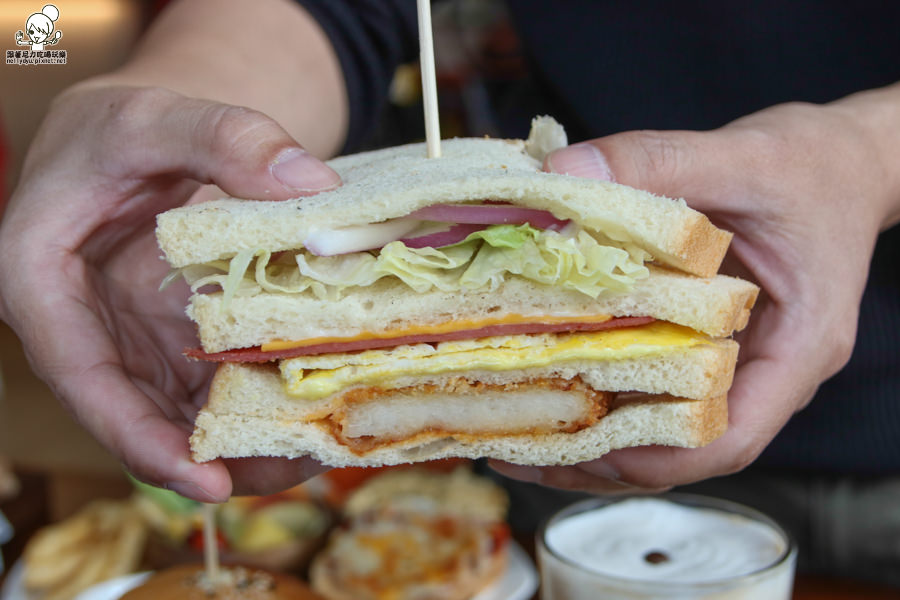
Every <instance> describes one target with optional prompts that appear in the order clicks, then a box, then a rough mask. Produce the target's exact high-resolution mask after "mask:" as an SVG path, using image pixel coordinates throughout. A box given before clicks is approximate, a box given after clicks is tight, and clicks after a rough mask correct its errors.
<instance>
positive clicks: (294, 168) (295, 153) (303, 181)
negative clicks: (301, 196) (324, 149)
mask: <svg viewBox="0 0 900 600" xmlns="http://www.w3.org/2000/svg"><path fill="white" fill-rule="evenodd" d="M269 169H270V170H271V172H272V176H273V177H274V178H275V179H277V180H278V181H279V183H281V185H283V186H284V187H286V188H287V189H289V190H291V191H294V192H322V191H325V190H330V189H333V188H336V187H338V186H339V185H341V178H340V176H339V175H338V174H337V173H335V172H334V170H332V169H331V168H330V167H329V166H328V165H326V164H325V163H323V162H322V161H320V160H319V159H317V158H316V157H314V156H313V155H312V154H310V153H308V152H306V151H305V150H302V149H301V148H288V149H287V150H285V151H283V152H282V153H281V154H279V155H278V156H277V157H276V158H275V160H274V161H272V164H271V165H270V166H269Z"/></svg>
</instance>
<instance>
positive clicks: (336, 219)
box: [156, 138, 731, 277]
mask: <svg viewBox="0 0 900 600" xmlns="http://www.w3.org/2000/svg"><path fill="white" fill-rule="evenodd" d="M441 149H442V157H441V158H439V159H429V158H427V157H426V151H425V145H424V144H410V145H406V146H399V147H393V148H387V149H383V150H376V151H372V152H365V153H361V154H354V155H350V156H345V157H340V158H336V159H334V160H332V161H330V162H329V164H330V165H331V166H332V167H333V168H334V169H335V170H336V171H337V172H338V173H339V174H340V175H341V177H342V179H343V181H344V185H343V186H341V187H340V188H337V189H335V190H333V191H329V192H324V193H321V194H318V195H316V196H313V197H309V198H298V199H294V200H288V201H284V202H246V201H241V200H236V199H223V200H216V201H212V202H207V203H203V204H198V205H192V206H185V207H181V208H176V209H173V210H170V211H167V212H165V213H163V214H161V215H159V217H158V218H157V230H156V235H157V238H158V241H159V244H160V247H161V248H162V250H163V252H164V253H165V256H166V259H167V260H168V261H169V263H170V264H171V265H172V266H173V267H184V266H187V265H192V264H202V263H205V262H209V261H211V260H216V259H221V258H229V257H231V256H234V254H235V253H237V252H238V251H240V250H247V249H265V250H269V251H273V252H275V251H282V250H296V249H299V248H301V247H303V242H304V240H305V239H306V238H307V237H308V236H309V235H310V234H312V233H314V232H317V231H322V230H329V229H334V228H339V227H344V226H348V225H363V224H367V223H376V222H381V221H384V220H387V219H391V218H395V217H402V216H405V215H407V214H409V213H411V212H412V211H414V210H416V209H419V208H422V207H425V206H428V205H431V204H435V203H452V202H471V201H481V200H485V199H490V200H504V201H510V202H514V203H516V204H520V205H523V206H528V207H534V208H540V209H545V210H549V211H551V212H552V213H553V214H554V215H556V216H557V217H559V218H565V219H574V220H575V221H576V222H578V223H580V224H581V225H582V226H583V227H585V228H586V229H588V230H597V231H602V232H604V233H606V234H607V235H609V236H610V237H612V238H613V239H616V240H620V241H621V240H630V241H632V242H634V243H635V244H637V245H638V246H640V247H642V248H644V249H645V250H646V251H648V252H649V253H650V254H651V255H652V256H653V257H654V258H655V260H656V261H657V262H658V263H660V264H664V265H668V266H671V267H674V268H677V269H680V270H683V271H686V272H688V273H692V274H695V275H699V276H702V277H709V276H712V275H713V274H715V273H716V271H717V270H718V267H719V264H720V262H721V260H722V258H723V257H724V255H725V251H726V249H727V247H728V244H729V243H730V241H731V234H730V233H728V232H726V231H723V230H720V229H717V228H716V227H715V226H713V225H712V224H711V223H710V221H709V219H707V218H706V216H704V215H703V214H701V213H699V212H697V211H695V210H692V209H691V208H689V207H688V206H687V204H686V203H685V202H684V200H674V199H670V198H665V197H661V196H656V195H653V194H651V193H648V192H645V191H641V190H637V189H633V188H630V187H627V186H624V185H619V184H615V183H608V182H603V181H597V180H591V179H583V178H578V177H571V176H568V175H560V174H555V173H544V172H542V171H541V163H540V161H538V160H537V159H535V158H532V157H531V156H529V155H528V153H527V152H526V150H525V143H524V142H523V141H521V140H498V139H486V138H485V139H474V138H463V139H452V140H444V141H443V142H442V144H441Z"/></svg>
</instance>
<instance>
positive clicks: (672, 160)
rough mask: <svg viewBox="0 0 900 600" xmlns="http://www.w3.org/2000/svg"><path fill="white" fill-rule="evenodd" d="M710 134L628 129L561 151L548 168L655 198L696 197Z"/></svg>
mask: <svg viewBox="0 0 900 600" xmlns="http://www.w3.org/2000/svg"><path fill="white" fill-rule="evenodd" d="M710 139H711V136H710V135H709V134H705V133H699V132H693V131H629V132H625V133H618V134H615V135H610V136H607V137H602V138H597V139H594V140H590V141H587V142H581V143H578V144H573V145H571V146H567V147H565V148H560V149H559V150H555V151H554V152H551V153H550V154H548V155H547V157H546V158H545V159H544V170H545V171H548V172H552V173H563V174H567V175H574V176H576V177H587V178H590V179H601V180H604V181H615V182H617V183H622V184H625V185H630V186H632V187H635V188H639V189H642V190H647V191H649V192H653V193H655V194H666V195H679V196H692V195H693V194H692V193H691V192H692V191H699V190H700V189H702V185H703V183H704V179H705V174H706V173H707V169H708V166H709V164H710V163H709V161H704V160H701V157H702V156H706V151H707V150H709V149H710V147H711V143H712V142H711V141H710Z"/></svg>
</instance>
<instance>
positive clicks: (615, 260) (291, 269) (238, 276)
mask: <svg viewBox="0 0 900 600" xmlns="http://www.w3.org/2000/svg"><path fill="white" fill-rule="evenodd" d="M649 258H650V257H649V255H647V253H646V252H644V251H643V250H641V249H639V248H637V247H636V246H634V245H633V244H630V243H627V242H626V243H623V242H614V241H612V240H608V239H604V240H602V242H601V241H599V240H598V239H597V238H595V237H594V236H592V235H591V234H589V233H587V232H586V231H584V230H576V231H573V232H571V231H570V232H567V233H562V232H556V231H550V230H539V229H535V228H533V227H531V226H530V225H527V224H526V225H493V226H491V227H488V228H486V229H483V230H481V231H477V232H475V233H472V234H470V235H469V236H468V237H467V238H466V239H465V240H463V241H461V242H459V243H457V244H453V245H450V246H444V247H442V248H408V247H407V246H406V245H404V244H403V243H402V242H400V241H395V242H391V243H389V244H387V245H386V246H385V247H384V248H382V249H381V250H380V252H377V253H372V252H354V253H351V254H345V255H340V256H313V255H311V254H309V253H307V252H305V251H300V252H296V253H280V254H279V255H277V258H273V257H272V255H271V253H269V252H267V251H264V250H255V251H253V250H248V251H243V252H240V253H238V254H237V255H236V256H235V257H234V258H232V259H231V261H230V263H227V262H223V261H217V262H215V263H208V264H207V265H203V266H201V267H191V268H189V269H185V270H183V271H184V275H185V278H186V279H188V281H189V283H191V285H192V288H193V289H194V291H197V290H198V289H199V288H201V287H203V286H207V285H219V286H221V287H222V289H223V291H224V296H225V305H226V306H227V304H228V302H230V300H231V299H232V298H233V297H234V296H236V295H246V294H255V293H259V292H260V291H263V290H265V291H269V292H281V293H291V294H296V293H303V292H306V291H310V292H311V293H313V294H315V295H316V296H317V297H319V298H323V299H325V298H329V299H334V298H337V297H339V296H340V294H341V293H342V292H343V291H344V290H346V289H348V288H352V287H365V286H368V285H371V284H373V283H375V282H376V281H378V280H379V279H381V278H382V277H396V278H398V279H400V280H401V281H403V282H404V283H405V284H406V285H408V286H409V287H410V288H412V289H413V290H415V291H417V292H425V291H428V290H430V289H432V288H436V289H439V290H442V291H459V290H479V289H485V290H490V289H494V288H496V287H497V286H499V285H500V284H501V283H502V282H503V281H504V280H505V279H506V278H508V277H510V276H517V277H525V278H526V279H530V280H532V281H536V282H538V283H542V284H545V285H554V286H559V287H562V288H565V289H572V290H577V291H579V292H581V293H583V294H586V295H588V296H591V297H594V298H596V297H597V296H598V295H599V294H600V293H601V292H602V291H603V290H605V289H612V290H627V289H629V288H630V287H631V286H632V285H633V284H634V282H635V281H637V280H639V279H642V278H644V277H647V276H648V275H649V271H648V270H647V267H645V266H644V261H646V260H649Z"/></svg>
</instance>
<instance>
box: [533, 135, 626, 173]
mask: <svg viewBox="0 0 900 600" xmlns="http://www.w3.org/2000/svg"><path fill="white" fill-rule="evenodd" d="M545 161H546V170H547V171H552V172H553V173H562V174H564V175H573V176H575V177H587V178H589V179H600V180H603V181H614V179H613V175H612V171H610V170H609V164H608V163H607V162H606V158H605V157H604V156H603V153H602V152H600V151H599V150H597V148H596V147H595V146H594V145H592V144H584V143H582V144H573V145H571V146H566V147H565V148H560V149H559V150H556V151H554V152H551V153H550V154H548V155H547V158H546V159H545Z"/></svg>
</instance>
